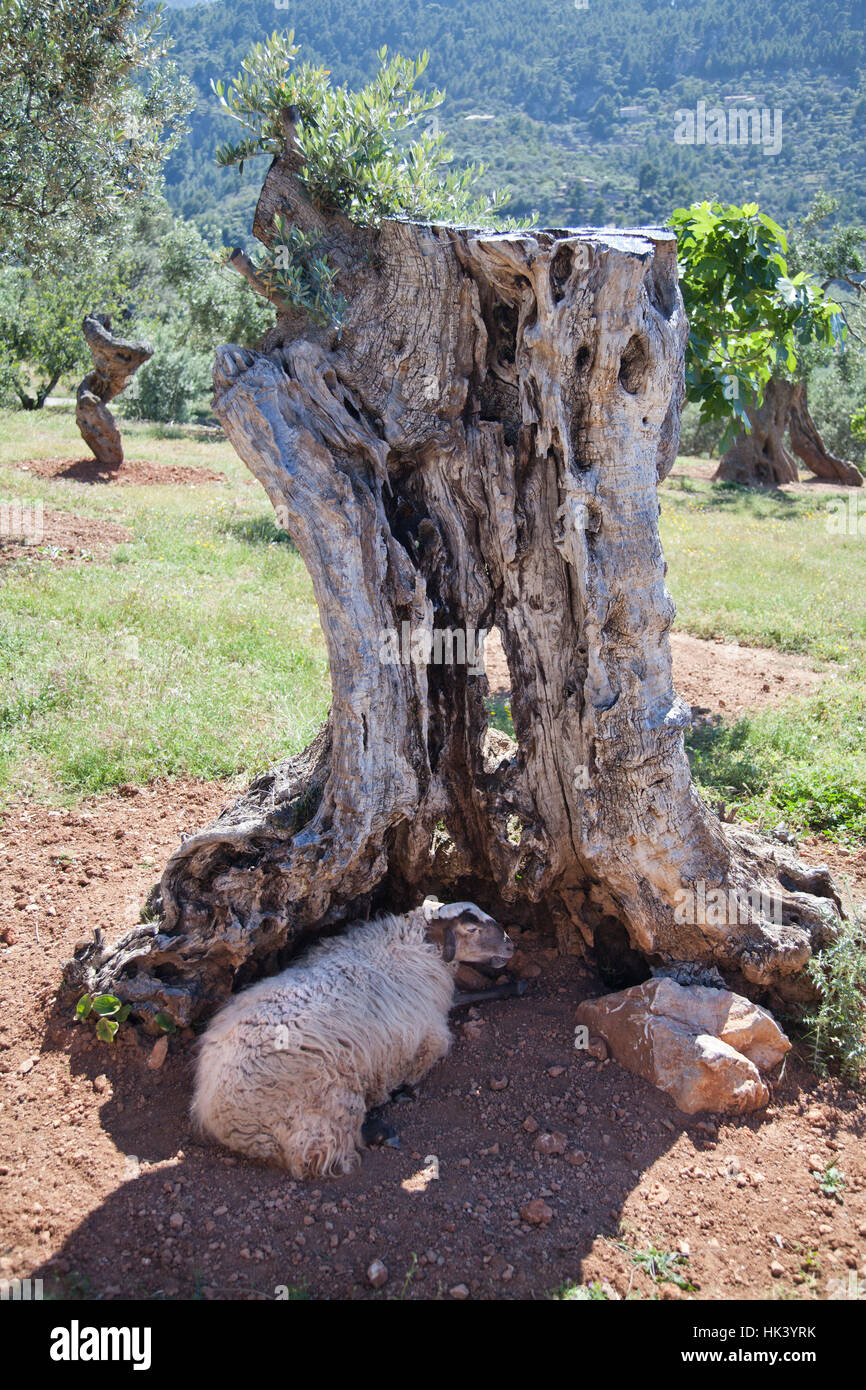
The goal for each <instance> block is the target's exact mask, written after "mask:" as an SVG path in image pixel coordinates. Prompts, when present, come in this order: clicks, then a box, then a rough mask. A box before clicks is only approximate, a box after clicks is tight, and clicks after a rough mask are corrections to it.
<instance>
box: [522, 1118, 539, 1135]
mask: <svg viewBox="0 0 866 1390" xmlns="http://www.w3.org/2000/svg"><path fill="white" fill-rule="evenodd" d="M523 1128H524V1129H525V1130H526V1133H527V1134H535V1132H536V1130H537V1129H538V1121H537V1120H536V1119H535V1118H534V1117H533V1116H532V1115H527V1117H526V1119H525V1120H524V1121H523Z"/></svg>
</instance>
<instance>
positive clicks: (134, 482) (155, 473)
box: [11, 457, 226, 487]
mask: <svg viewBox="0 0 866 1390" xmlns="http://www.w3.org/2000/svg"><path fill="white" fill-rule="evenodd" d="M11 467H13V468H17V469H19V470H20V471H21V472H22V473H32V474H34V476H35V477H37V478H57V479H59V480H62V481H64V482H67V483H111V484H116V485H117V486H119V487H123V486H124V485H126V486H137V487H152V486H154V485H155V484H166V485H167V484H175V485H176V484H178V483H181V484H186V485H188V486H192V487H194V486H196V485H198V486H202V485H203V484H205V483H224V482H225V481H226V476H225V474H224V473H218V472H216V470H215V469H213V468H199V467H195V466H188V465H186V464H182V463H149V462H147V461H146V460H142V459H124V460H123V463H121V464H119V465H118V467H117V468H109V467H106V466H105V465H104V464H101V463H97V461H96V459H94V458H90V457H88V458H81V459H70V458H56V459H24V461H23V462H22V463H13V464H12V465H11Z"/></svg>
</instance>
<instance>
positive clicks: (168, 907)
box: [68, 154, 836, 1023]
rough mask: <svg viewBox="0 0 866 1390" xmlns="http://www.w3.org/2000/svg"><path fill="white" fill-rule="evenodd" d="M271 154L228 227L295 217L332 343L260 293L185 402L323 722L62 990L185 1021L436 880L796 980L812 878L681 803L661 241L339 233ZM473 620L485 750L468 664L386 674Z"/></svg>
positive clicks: (585, 944) (649, 944)
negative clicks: (316, 660)
mask: <svg viewBox="0 0 866 1390" xmlns="http://www.w3.org/2000/svg"><path fill="white" fill-rule="evenodd" d="M296 168H297V164H296V161H295V158H294V157H293V156H291V155H290V154H287V155H286V156H285V157H281V158H277V159H276V160H275V161H274V163H273V165H272V166H271V169H270V172H269V174H268V177H267V180H266V183H265V186H264V189H263V192H262V196H261V199H260V202H259V207H258V211H257V216H256V222H255V232H256V235H257V236H258V237H259V239H260V240H261V241H262V242H264V243H265V244H267V245H269V246H270V245H271V244H272V242H273V239H274V238H273V230H272V224H273V217H274V214H275V213H277V212H280V213H282V214H283V216H284V217H285V218H286V220H287V221H289V220H291V221H293V222H294V223H295V224H296V225H298V226H299V227H301V228H303V229H305V230H309V229H312V228H318V229H320V230H321V232H322V234H323V236H324V244H325V246H326V247H327V250H328V254H329V257H330V259H331V262H332V264H333V265H335V266H336V267H338V269H339V285H340V288H341V291H342V293H343V294H344V296H345V297H346V299H347V300H348V302H349V306H350V307H349V312H348V318H347V322H346V324H345V326H344V328H343V331H342V335H341V336H340V337H338V336H337V335H336V334H335V333H334V332H332V331H330V330H327V329H312V328H311V327H310V322H309V320H308V319H306V318H302V317H301V316H299V315H294V316H293V315H292V313H291V312H290V311H283V310H281V312H280V313H279V317H278V320H277V324H276V327H275V328H274V329H273V330H272V331H271V332H270V333H269V334H268V335H267V337H266V338H265V339H264V340H263V342H262V343H261V344H260V350H259V351H255V352H254V351H249V350H245V349H242V348H237V347H226V348H223V349H221V351H220V352H219V353H218V355H217V361H216V366H215V370H214V386H215V408H216V411H217V413H218V415H219V417H220V419H221V420H222V422H223V424H224V426H225V429H226V432H227V434H228V436H229V438H230V439H231V441H232V443H233V445H234V447H235V448H236V449H237V451H238V453H239V454H240V456H241V458H242V459H243V460H244V461H245V463H246V464H247V465H248V467H249V468H250V469H251V470H252V472H253V473H254V474H255V476H256V477H257V478H258V479H259V481H260V482H261V484H262V486H263V487H264V489H265V491H266V492H267V494H268V496H269V497H270V499H271V501H272V502H273V504H274V507H275V508H276V509H277V514H278V517H279V520H280V522H281V524H282V525H284V526H285V527H286V529H287V530H288V531H289V532H290V534H291V536H292V538H293V540H294V542H295V544H296V545H297V547H298V549H299V551H300V552H301V554H302V556H303V558H304V561H305V563H306V565H307V567H308V569H309V572H310V575H311V577H312V581H313V585H314V588H315V593H316V599H317V602H318V606H319V612H320V617H321V624H322V628H323V630H324V633H325V637H326V640H327V647H328V655H329V660H330V672H331V684H332V691H333V703H332V706H331V711H330V715H329V718H328V721H327V725H326V727H325V728H324V729H323V730H322V731H321V733H320V734H319V736H318V737H317V738H316V740H315V741H314V742H313V744H312V745H311V746H310V747H309V748H308V749H307V750H306V752H305V753H304V754H302V755H301V756H300V757H298V758H295V759H292V760H289V761H287V762H285V763H284V764H283V765H282V766H280V767H278V768H276V769H275V770H273V771H269V772H268V773H267V774H266V775H264V776H262V777H259V778H258V779H257V780H256V781H254V782H253V783H252V785H251V786H250V787H249V788H248V790H247V791H246V792H245V793H244V795H243V796H241V797H240V799H239V800H238V801H237V803H236V804H235V805H234V806H232V807H231V808H230V809H228V810H226V811H225V812H224V813H223V814H222V815H221V816H220V817H219V818H218V820H217V821H216V822H215V823H214V824H213V825H211V826H209V827H208V828H207V829H205V830H202V831H201V832H200V833H198V834H196V835H194V836H193V837H192V838H190V839H188V840H186V842H185V843H184V844H182V845H181V846H180V848H179V849H178V850H177V851H176V852H175V854H174V855H173V856H172V858H171V860H170V861H169V863H168V865H167V866H166V869H165V872H164V874H163V877H162V882H161V885H160V888H159V891H158V893H157V894H156V895H155V898H154V899H153V900H152V909H153V918H154V919H153V920H152V921H151V922H150V923H144V924H142V925H141V926H140V927H138V928H136V929H135V930H134V931H132V932H131V933H130V934H129V935H127V936H126V937H125V938H124V939H123V940H122V941H120V942H119V943H118V944H116V945H113V946H110V947H106V946H100V945H96V946H94V947H93V948H91V949H90V950H89V951H88V952H87V953H85V954H84V955H82V956H80V957H79V958H78V959H76V961H74V962H72V963H71V964H70V966H69V967H68V972H69V978H70V980H71V981H73V982H74V983H76V984H81V983H86V984H88V985H90V987H94V986H96V987H100V988H104V989H111V990H114V991H115V992H116V993H118V994H119V995H121V996H122V997H123V998H124V999H127V1000H131V1001H133V1003H134V1005H135V1006H136V1008H137V1009H138V1011H139V1012H140V1013H141V1014H142V1015H143V1016H144V1017H145V1019H148V1018H150V1017H152V1015H153V1014H154V1013H155V1012H156V1011H157V1010H161V1009H162V1010H166V1011H168V1012H169V1013H170V1014H172V1015H173V1016H174V1018H175V1019H176V1020H177V1021H178V1022H184V1023H185V1022H188V1021H191V1020H195V1019H198V1018H201V1017H202V1016H203V1015H206V1014H207V1013H208V1012H210V1011H211V1010H212V1009H213V1008H214V1006H215V1005H216V1004H217V1003H218V1002H219V1001H220V1000H221V999H222V998H223V997H224V996H225V995H226V994H227V993H228V992H229V991H230V990H231V989H232V988H233V986H237V985H238V984H239V983H243V982H245V981H247V980H250V979H252V978H254V977H255V976H256V975H259V974H262V973H265V972H268V971H271V970H274V969H276V968H277V967H278V966H279V965H280V964H281V963H282V962H283V961H284V960H285V959H287V958H288V955H289V954H290V952H291V949H292V948H293V946H294V945H296V944H297V943H298V941H299V940H301V939H304V938H305V937H308V936H309V935H311V934H314V933H317V932H319V931H321V930H322V929H324V928H328V927H331V926H333V925H335V924H339V923H341V922H343V921H345V920H348V919H351V918H353V917H359V916H361V917H363V916H365V915H366V914H368V913H370V912H373V911H376V910H378V909H380V908H382V907H384V906H386V905H387V906H388V907H390V908H392V909H394V910H402V909H404V908H406V907H408V906H410V905H414V904H417V902H418V901H419V900H420V899H421V897H422V895H423V894H424V893H426V892H430V891H435V892H437V893H438V894H439V896H440V897H442V898H445V897H448V896H450V897H458V898H470V899H474V900H476V901H477V902H479V903H480V904H482V905H483V906H484V907H486V908H487V909H488V910H490V911H492V912H494V913H496V914H497V916H498V917H499V918H500V920H502V921H504V922H506V923H508V922H514V921H518V922H528V921H533V922H535V923H537V924H539V925H542V926H549V927H550V928H551V929H555V931H556V935H557V938H558V941H559V944H560V947H561V949H563V950H566V951H571V952H573V953H575V954H583V955H586V956H588V957H591V956H592V954H593V952H594V950H595V948H596V947H597V946H598V944H599V940H600V938H601V937H602V936H605V934H607V935H606V940H607V942H608V945H610V942H611V941H614V942H616V940H617V939H619V940H621V941H625V944H626V946H627V947H630V951H631V953H634V952H637V953H638V954H639V956H640V957H641V958H643V960H645V961H646V962H647V963H649V964H665V963H676V962H688V963H693V964H694V963H696V964H698V965H706V966H714V967H716V968H717V969H718V970H719V971H721V972H722V974H723V975H724V976H725V977H726V978H727V979H728V980H730V981H731V982H732V983H734V984H737V985H738V986H739V987H740V988H743V989H746V990H747V991H748V992H750V993H753V994H755V993H757V994H760V995H762V996H764V997H772V996H773V995H774V993H781V994H788V995H790V994H793V993H796V991H797V989H798V987H799V986H798V972H800V971H801V970H802V967H803V966H804V964H805V962H806V961H807V959H808V958H809V955H810V953H811V951H812V949H813V947H814V946H815V945H816V943H818V942H820V941H821V940H822V939H823V938H824V935H825V934H826V932H827V931H828V930H831V929H832V922H833V921H834V920H835V916H836V908H835V905H834V902H833V901H832V899H833V897H834V890H833V886H832V883H831V882H830V881H829V878H828V876H827V874H826V871H824V872H822V871H807V870H804V869H803V868H802V867H801V866H798V865H797V863H796V862H795V861H794V860H792V859H791V858H790V855H789V854H788V853H787V852H786V851H785V850H783V849H782V847H781V846H778V845H771V844H769V843H767V842H766V841H764V840H761V839H759V838H758V837H757V836H754V835H750V834H749V833H747V832H745V831H743V830H736V829H733V828H731V827H730V826H726V825H722V824H720V823H719V821H718V820H717V819H716V817H715V816H714V815H713V814H712V813H711V811H710V810H709V809H708V807H707V806H706V805H705V804H704V803H703V802H702V800H701V799H700V797H699V796H698V794H697V792H696V791H695V789H694V787H693V785H692V782H691V778H690V775H689V767H688V763H687V760H686V756H685V752H684V748H683V730H684V728H685V727H686V726H687V724H688V722H689V710H688V707H687V706H686V705H685V704H684V703H683V702H682V701H681V700H680V699H679V698H678V697H677V695H676V694H675V692H674V689H673V685H672V681H671V657H670V648H669V643H668V633H669V629H670V626H671V621H672V619H673V616H674V606H673V603H672V601H671V598H670V595H669V594H668V592H667V590H666V588H665V561H664V556H663V554H662V550H661V545H660V543H659V532H658V512H659V497H658V490H657V489H658V483H659V481H660V479H662V478H664V476H665V475H666V473H667V471H668V470H669V468H670V467H671V465H672V463H673V459H674V455H675V450H676V445H677V437H678V427H679V414H680V406H681V402H682V397H683V350H684V343H685V338H686V328H687V325H686V320H685V316H684V313H683V306H682V301H681V298H680V293H679V290H678V287H677V260H676V243H675V240H674V238H673V236H672V235H671V234H670V233H668V232H666V231H662V230H654V229H644V230H640V231H624V232H613V231H592V230H584V231H536V232H531V233H530V232H524V231H520V232H507V233H488V232H476V231H470V230H465V229H462V228H459V229H458V228H455V227H450V226H444V225H434V226H426V225H419V224H414V223H411V222H402V221H389V222H385V223H384V225H382V226H381V228H379V229H376V230H372V229H360V228H358V227H355V226H353V225H351V224H349V223H348V222H347V221H345V220H344V219H342V218H341V217H338V216H334V217H325V216H323V215H322V214H321V213H320V212H318V211H317V210H316V209H314V208H313V207H312V206H311V205H310V204H309V203H308V202H307V201H306V199H305V196H304V194H303V191H302V188H301V186H300V184H299V183H298V181H297V179H296V177H295V170H296ZM239 259H240V261H241V262H242V264H241V266H240V268H241V269H242V270H243V272H244V273H246V274H248V275H249V276H250V277H251V278H253V279H254V280H255V271H254V270H253V269H252V267H251V265H250V263H249V262H248V261H246V260H245V258H243V257H240V258H239ZM494 626H495V627H497V628H498V629H499V630H500V632H501V635H502V641H503V644H504V648H505V652H506V655H507V659H508V664H509V667H510V673H511V681H512V692H513V694H512V712H513V721H514V729H515V734H516V742H514V741H512V740H511V739H510V738H508V737H507V736H506V735H503V734H501V733H498V732H497V731H496V730H494V729H488V717H487V712H486V708H485V703H484V697H485V693H486V689H487V684H486V680H485V678H484V676H483V675H482V674H480V673H479V671H478V666H477V664H475V663H471V662H469V661H467V662H461V661H459V660H450V661H449V660H447V659H442V660H438V661H437V660H436V659H435V658H436V654H437V650H438V651H439V654H440V656H443V657H446V658H447V655H448V652H447V642H443V641H440V642H439V647H438V648H437V647H435V646H434V650H433V656H434V659H433V660H432V661H430V662H429V663H428V662H426V661H424V660H420V661H419V660H412V659H408V660H404V659H403V656H404V654H405V652H406V649H407V645H409V644H407V643H405V642H404V640H403V639H405V638H406V637H407V636H408V637H409V638H410V639H412V640H414V639H417V645H415V647H414V650H415V651H418V650H420V649H421V648H422V647H423V636H424V634H425V633H426V634H427V639H428V640H429V639H430V638H431V637H434V638H435V637H436V635H437V634H439V636H440V638H441V634H442V633H443V632H444V631H445V630H447V631H448V632H449V633H450V634H451V637H452V639H453V640H454V652H452V655H454V654H455V653H456V655H457V656H459V655H460V639H459V636H458V637H457V638H454V634H455V633H457V634H460V633H462V634H463V635H464V639H465V635H466V634H467V633H469V635H470V648H471V640H472V634H474V633H477V632H478V630H479V629H490V628H493V627H494ZM701 884H703V885H704V888H705V889H713V888H721V889H723V890H725V892H730V893H731V895H732V896H733V895H734V894H739V895H741V896H744V897H747V896H748V895H749V894H750V893H751V894H752V896H753V900H755V899H756V900H758V902H760V894H759V890H761V889H764V890H765V892H766V893H767V895H770V894H773V895H775V896H774V898H773V901H774V902H776V903H777V904H778V905H780V906H779V910H778V911H776V912H775V913H773V914H765V913H763V912H762V910H761V908H760V905H759V906H758V907H757V908H751V907H749V908H748V910H747V911H746V912H745V913H744V914H742V916H743V920H742V921H737V920H735V921H734V922H733V923H731V922H730V921H724V922H721V923H720V922H718V921H717V920H715V917H717V916H718V914H715V917H713V916H712V915H711V914H710V913H709V912H707V913H704V914H703V915H702V914H701V912H700V911H698V912H697V913H694V912H692V913H689V912H685V913H683V911H682V910H681V904H682V899H683V896H684V894H686V895H688V894H689V893H690V892H692V890H693V889H695V886H696V885H701ZM756 890H757V891H756ZM699 894H700V889H698V896H697V897H696V899H695V900H696V901H702V900H701V899H700V895H699ZM768 900H769V898H768ZM729 915H730V914H729ZM734 917H735V919H736V917H737V914H736V913H734ZM689 918H696V919H697V920H689ZM773 918H775V920H773ZM828 924H830V925H829V926H828ZM623 928H624V929H625V930H624V931H623ZM626 933H627V937H626ZM618 934H619V936H618Z"/></svg>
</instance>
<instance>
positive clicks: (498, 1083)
mask: <svg viewBox="0 0 866 1390" xmlns="http://www.w3.org/2000/svg"><path fill="white" fill-rule="evenodd" d="M487 1084H488V1086H489V1087H490V1089H491V1091H504V1090H505V1088H506V1086H507V1085H508V1077H507V1076H499V1077H491V1078H490V1080H489V1081H488V1083H487Z"/></svg>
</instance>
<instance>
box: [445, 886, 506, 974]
mask: <svg viewBox="0 0 866 1390" xmlns="http://www.w3.org/2000/svg"><path fill="white" fill-rule="evenodd" d="M424 911H425V914H426V916H427V920H428V922H429V923H430V927H429V931H428V935H429V937H430V939H431V941H435V942H436V944H437V945H438V946H439V947H440V949H441V951H442V957H443V959H444V960H446V961H454V962H455V964H456V963H459V962H460V961H465V962H466V964H467V965H489V966H491V967H492V968H493V969H494V970H501V969H502V967H503V966H504V965H505V964H506V963H507V962H508V961H509V960H510V959H511V957H512V956H513V955H514V944H513V942H512V941H511V939H510V938H509V936H508V935H507V933H506V932H505V931H504V930H503V928H502V927H500V925H499V923H498V922H496V921H494V919H493V918H492V917H489V916H488V915H487V913H486V912H482V910H481V908H480V907H477V906H476V905H475V903H438V902H435V900H431V899H428V900H427V902H425V904H424Z"/></svg>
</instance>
